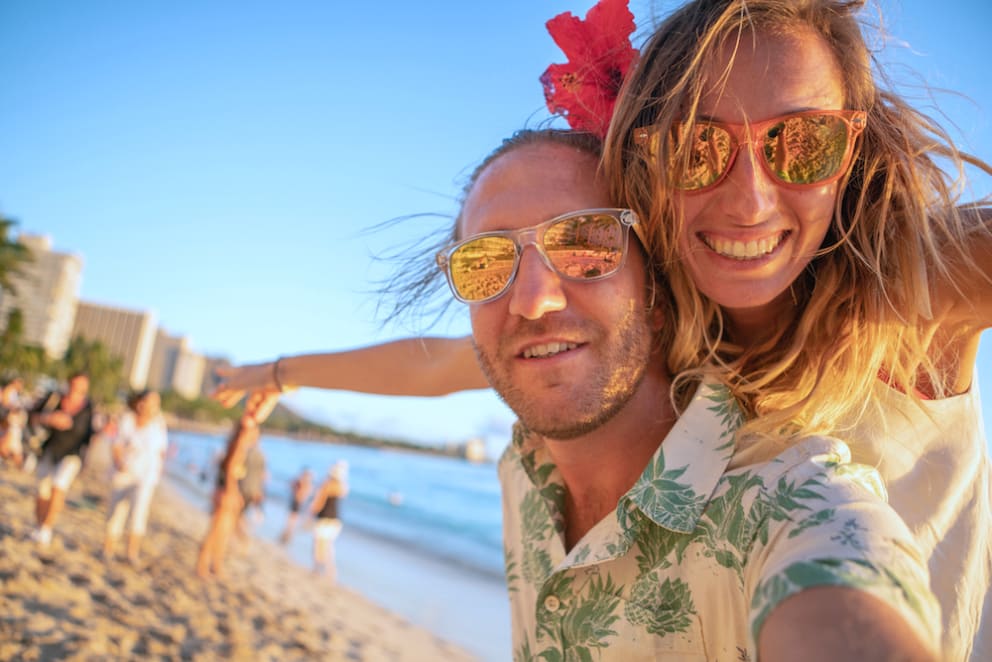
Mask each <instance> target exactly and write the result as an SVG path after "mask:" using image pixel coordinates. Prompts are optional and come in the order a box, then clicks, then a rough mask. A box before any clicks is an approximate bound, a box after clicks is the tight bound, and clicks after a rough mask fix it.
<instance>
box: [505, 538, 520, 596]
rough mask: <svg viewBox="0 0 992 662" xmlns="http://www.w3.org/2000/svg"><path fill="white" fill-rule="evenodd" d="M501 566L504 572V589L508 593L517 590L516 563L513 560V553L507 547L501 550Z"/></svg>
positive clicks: (518, 578)
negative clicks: (505, 588)
mask: <svg viewBox="0 0 992 662" xmlns="http://www.w3.org/2000/svg"><path fill="white" fill-rule="evenodd" d="M503 566H504V568H505V570H506V587H507V590H508V591H509V592H510V593H513V592H515V591H516V590H517V582H518V581H520V576H519V575H518V574H517V562H516V561H515V560H514V559H513V551H512V550H511V549H510V548H509V547H504V548H503Z"/></svg>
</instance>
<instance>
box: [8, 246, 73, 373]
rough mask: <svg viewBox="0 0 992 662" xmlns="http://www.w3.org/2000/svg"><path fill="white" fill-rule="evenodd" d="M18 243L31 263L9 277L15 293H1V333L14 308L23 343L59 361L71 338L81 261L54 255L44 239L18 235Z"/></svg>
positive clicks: (63, 255) (57, 253)
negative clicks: (21, 323) (19, 319)
mask: <svg viewBox="0 0 992 662" xmlns="http://www.w3.org/2000/svg"><path fill="white" fill-rule="evenodd" d="M18 241H20V243H21V244H23V245H24V246H26V247H27V248H28V250H29V251H31V257H32V260H31V261H29V262H27V263H25V264H24V265H23V266H22V267H21V269H20V271H21V273H20V274H14V275H13V276H12V278H11V284H12V285H13V286H14V289H15V291H14V292H8V291H0V329H2V328H6V326H7V316H8V315H9V314H10V311H11V310H13V309H15V308H16V309H18V310H20V311H21V313H22V315H23V318H24V342H25V343H27V344H30V345H36V346H38V347H41V348H42V349H43V350H44V351H45V354H46V355H47V356H48V357H49V358H51V359H59V358H62V355H63V354H65V350H66V348H67V347H68V346H69V339H70V338H71V337H72V325H73V321H74V319H75V317H76V305H77V303H78V301H79V286H80V282H81V280H82V273H83V259H82V257H80V256H78V255H73V254H70V253H59V252H56V251H53V250H52V239H51V237H48V236H45V235H30V234H21V235H20V237H18Z"/></svg>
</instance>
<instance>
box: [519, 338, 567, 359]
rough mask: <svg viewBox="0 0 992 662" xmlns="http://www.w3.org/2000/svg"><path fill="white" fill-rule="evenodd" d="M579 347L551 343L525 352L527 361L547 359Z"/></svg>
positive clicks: (565, 343) (564, 343)
mask: <svg viewBox="0 0 992 662" xmlns="http://www.w3.org/2000/svg"><path fill="white" fill-rule="evenodd" d="M576 347H578V345H576V344H575V343H574V342H549V343H545V344H543V345H535V346H534V347H528V348H527V349H525V350H524V358H525V359H534V358H538V359H546V358H547V357H549V356H554V355H555V354H560V353H561V352H567V351H568V350H570V349H575V348H576Z"/></svg>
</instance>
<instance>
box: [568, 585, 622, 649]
mask: <svg viewBox="0 0 992 662" xmlns="http://www.w3.org/2000/svg"><path fill="white" fill-rule="evenodd" d="M619 604H620V588H619V587H618V586H617V585H616V584H614V583H613V580H612V579H611V578H609V577H606V578H605V579H604V578H603V577H598V576H597V577H594V578H593V579H592V580H591V581H590V582H589V583H588V584H587V585H586V586H585V587H584V590H583V591H582V595H581V596H580V597H577V599H576V602H575V604H574V605H573V606H571V608H569V609H568V611H567V613H566V615H565V617H564V618H563V619H562V622H561V635H562V640H561V646H562V648H564V650H565V660H566V662H570V661H571V660H592V659H593V657H592V650H591V649H597V648H606V647H607V646H608V645H609V642H608V640H609V639H610V637H616V636H617V633H616V630H614V629H613V624H614V623H616V622H617V621H618V620H619V619H620V615H619V613H617V611H618V610H617V607H618V606H619Z"/></svg>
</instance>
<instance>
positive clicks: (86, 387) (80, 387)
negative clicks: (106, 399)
mask: <svg viewBox="0 0 992 662" xmlns="http://www.w3.org/2000/svg"><path fill="white" fill-rule="evenodd" d="M89 391H90V378H89V377H87V376H86V375H76V376H75V377H73V378H72V379H70V380H69V395H70V396H72V397H74V398H85V397H86V394H87V393H89Z"/></svg>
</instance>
